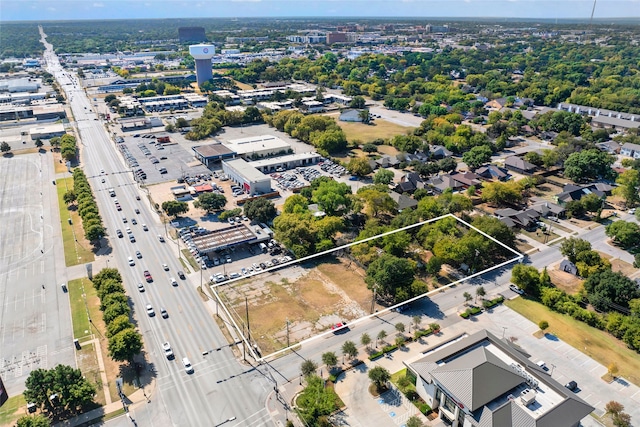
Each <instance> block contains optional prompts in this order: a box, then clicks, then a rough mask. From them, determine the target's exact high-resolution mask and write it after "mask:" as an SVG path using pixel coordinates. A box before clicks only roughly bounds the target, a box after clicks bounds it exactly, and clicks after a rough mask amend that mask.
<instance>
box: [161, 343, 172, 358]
mask: <svg viewBox="0 0 640 427" xmlns="http://www.w3.org/2000/svg"><path fill="white" fill-rule="evenodd" d="M162 349H163V350H164V355H165V356H167V359H173V350H171V344H169V343H168V342H165V343H163V344H162Z"/></svg>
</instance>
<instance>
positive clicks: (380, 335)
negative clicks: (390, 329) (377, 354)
mask: <svg viewBox="0 0 640 427" xmlns="http://www.w3.org/2000/svg"><path fill="white" fill-rule="evenodd" d="M386 337H387V331H385V330H384V329H382V330H381V331H380V332H378V335H376V347H377V346H378V341H382V342H384V339H385V338H386Z"/></svg>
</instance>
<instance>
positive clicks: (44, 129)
mask: <svg viewBox="0 0 640 427" xmlns="http://www.w3.org/2000/svg"><path fill="white" fill-rule="evenodd" d="M65 133H66V132H65V130H64V125H63V124H62V123H54V124H50V125H46V126H38V127H35V128H31V129H29V136H31V139H33V140H36V139H38V138H40V139H49V138H54V137H56V136H62V135H64V134H65Z"/></svg>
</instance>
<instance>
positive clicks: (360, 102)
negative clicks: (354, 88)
mask: <svg viewBox="0 0 640 427" xmlns="http://www.w3.org/2000/svg"><path fill="white" fill-rule="evenodd" d="M365 105H366V100H365V99H364V98H363V97H362V96H360V95H358V96H354V97H353V98H351V102H350V103H349V107H351V108H355V109H358V110H360V109H362V108H364V106H365Z"/></svg>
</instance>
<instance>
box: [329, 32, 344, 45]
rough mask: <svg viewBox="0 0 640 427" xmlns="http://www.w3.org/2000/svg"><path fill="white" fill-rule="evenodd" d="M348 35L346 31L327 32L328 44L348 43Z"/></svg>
mask: <svg viewBox="0 0 640 427" xmlns="http://www.w3.org/2000/svg"><path fill="white" fill-rule="evenodd" d="M346 42H347V35H346V34H345V33H337V32H334V33H327V44H334V43H346Z"/></svg>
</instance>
